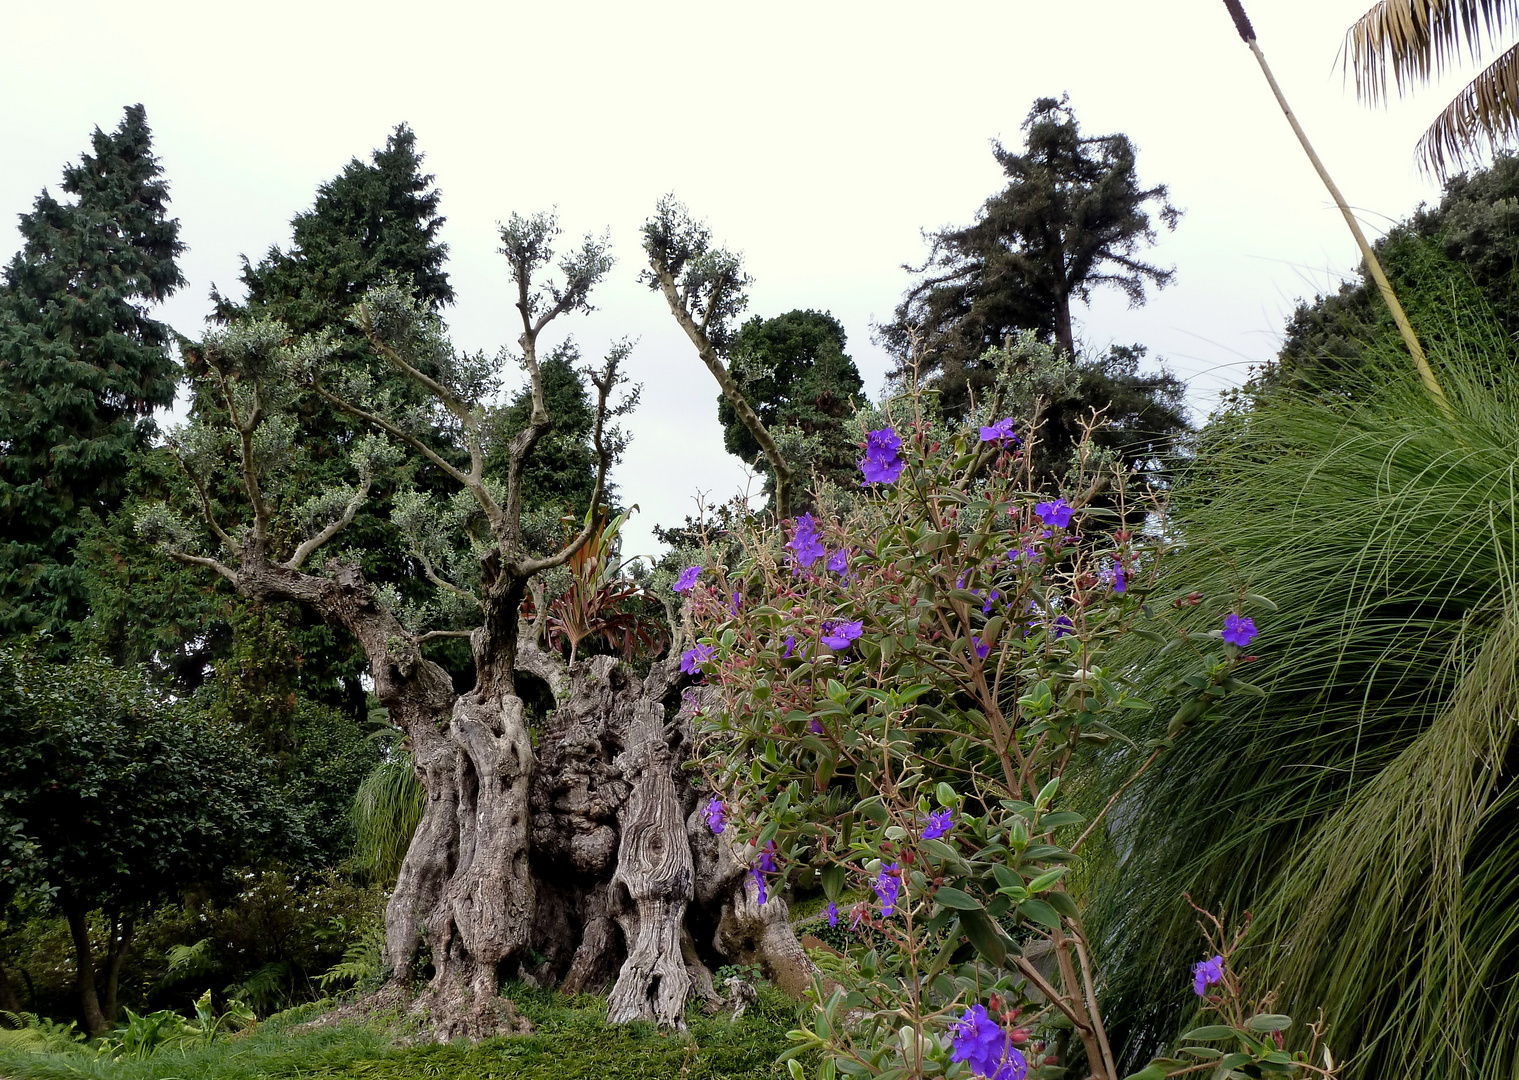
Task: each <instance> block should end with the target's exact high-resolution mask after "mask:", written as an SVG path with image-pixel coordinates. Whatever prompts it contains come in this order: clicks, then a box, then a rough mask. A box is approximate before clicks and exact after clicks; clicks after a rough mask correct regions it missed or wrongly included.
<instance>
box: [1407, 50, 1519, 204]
mask: <svg viewBox="0 0 1519 1080" xmlns="http://www.w3.org/2000/svg"><path fill="white" fill-rule="evenodd" d="M1516 134H1519V45H1515V46H1514V47H1513V48H1511V49H1509V50H1507V51H1506V52H1504V53H1503V55H1502V56H1500V57H1498V59H1496V60H1494V61H1493V62H1492V63H1491V64H1489V65H1488V67H1487V69H1486V70H1484V71H1483V72H1482V73H1481V74H1480V75H1478V76H1477V77H1476V78H1475V79H1473V80H1472V81H1471V82H1470V83H1468V84H1467V85H1466V88H1465V89H1463V90H1462V91H1461V92H1460V93H1459V94H1457V95H1456V96H1455V98H1454V99H1453V100H1452V101H1451V103H1450V104H1449V105H1447V106H1446V107H1445V108H1444V109H1443V110H1441V112H1440V115H1439V116H1437V117H1435V120H1434V123H1432V124H1430V125H1429V128H1428V130H1426V131H1425V132H1424V134H1423V136H1422V137H1421V138H1420V139H1419V146H1418V151H1417V154H1418V158H1419V161H1420V163H1421V164H1422V165H1423V166H1424V167H1425V168H1427V169H1429V170H1430V171H1432V172H1433V173H1434V174H1435V175H1436V176H1438V177H1440V178H1441V179H1444V178H1445V177H1446V176H1447V175H1449V173H1450V171H1451V166H1453V165H1454V166H1457V167H1459V166H1462V165H1466V164H1470V163H1472V162H1474V161H1475V160H1476V159H1477V156H1478V154H1479V153H1480V151H1481V149H1482V148H1483V146H1486V147H1488V148H1496V147H1497V146H1499V145H1500V144H1503V143H1508V142H1512V141H1513V139H1514V137H1515V135H1516Z"/></svg>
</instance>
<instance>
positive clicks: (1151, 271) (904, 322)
mask: <svg viewBox="0 0 1519 1080" xmlns="http://www.w3.org/2000/svg"><path fill="white" fill-rule="evenodd" d="M1023 130H1024V133H1025V134H1024V147H1023V150H1022V152H1021V153H1020V152H1016V151H1013V150H1009V149H1007V148H1005V147H1004V146H1003V145H1002V144H1001V143H995V144H994V145H993V150H992V152H993V154H994V156H995V157H996V159H997V163H998V164H999V165H1001V166H1002V169H1003V172H1004V173H1006V175H1007V177H1008V185H1007V187H1006V188H1004V189H1003V190H1002V191H1000V192H998V193H997V194H995V195H993V196H992V197H991V198H989V199H987V201H986V202H985V203H984V204H983V205H982V207H981V210H980V212H979V213H978V214H977V216H976V220H975V221H974V222H972V223H971V224H970V225H966V226H963V227H960V228H944V229H940V230H937V231H935V232H933V233H931V234H929V236H930V239H931V240H932V242H933V247H932V250H931V251H930V254H929V257H928V260H927V261H926V262H925V263H924V264H923V265H922V266H921V267H915V268H914V267H909V269H911V270H912V271H913V272H914V273H918V274H921V275H923V276H922V278H921V280H920V281H919V282H918V283H917V284H916V285H915V286H914V287H913V288H912V289H911V290H909V292H908V293H907V295H906V296H905V297H904V298H903V300H902V302H901V303H900V304H899V305H898V306H897V309H896V315H895V319H894V321H893V322H892V323H890V324H889V325H888V326H886V327H884V328H883V331H882V338H883V341H884V343H885V344H886V346H887V348H888V349H889V350H890V351H891V353H892V354H893V356H894V357H895V359H896V364H897V366H896V370H895V374H896V376H897V377H899V378H906V377H911V376H914V375H915V376H916V377H919V378H930V379H931V380H932V384H933V385H934V386H936V387H937V388H938V389H939V390H940V393H941V403H942V406H943V408H944V410H945V413H946V415H950V416H960V415H963V414H964V412H965V410H966V408H967V406H968V398H969V394H970V393H971V392H972V391H973V390H980V389H984V388H985V387H987V386H990V385H991V382H992V375H991V372H990V370H989V368H988V366H987V364H986V363H984V362H983V360H982V357H983V355H984V354H985V353H986V351H987V350H988V349H990V348H995V347H997V346H999V345H1001V344H1003V342H1004V340H1005V339H1006V338H1007V337H1008V336H1009V335H1012V334H1015V333H1017V332H1018V331H1020V330H1032V331H1034V332H1035V333H1036V334H1038V335H1039V336H1040V337H1042V338H1045V339H1047V340H1053V341H1055V342H1056V343H1057V344H1059V345H1060V346H1061V347H1062V348H1064V349H1065V350H1066V351H1067V352H1075V351H1076V344H1075V335H1074V332H1073V330H1072V325H1071V301H1072V299H1076V300H1086V299H1087V298H1088V297H1089V296H1090V294H1091V292H1092V290H1094V289H1098V288H1102V287H1104V286H1107V287H1112V288H1116V289H1118V290H1119V291H1121V292H1122V293H1124V295H1125V296H1127V297H1128V299H1129V302H1130V304H1131V305H1135V306H1137V305H1139V304H1142V303H1143V302H1144V299H1145V290H1146V287H1147V286H1150V285H1154V286H1156V287H1161V286H1164V285H1166V284H1168V283H1169V282H1170V280H1171V275H1172V271H1170V270H1166V269H1163V268H1161V267H1159V266H1155V265H1153V264H1151V263H1147V262H1144V261H1142V260H1141V259H1140V258H1139V257H1138V253H1139V252H1140V251H1141V250H1143V249H1144V248H1147V247H1149V246H1150V245H1152V244H1153V243H1154V242H1155V240H1156V235H1155V229H1154V227H1153V224H1152V220H1151V213H1152V211H1153V213H1155V214H1156V215H1157V216H1158V217H1159V218H1160V220H1161V222H1162V223H1163V224H1164V225H1165V226H1166V227H1168V228H1175V226H1176V222H1177V220H1178V218H1179V217H1180V211H1178V210H1177V209H1176V208H1175V207H1174V206H1172V205H1171V203H1170V202H1169V201H1168V195H1167V191H1166V186H1165V185H1164V184H1157V185H1154V186H1152V187H1144V186H1143V185H1141V184H1140V182H1139V177H1138V172H1137V168H1136V157H1137V152H1136V150H1135V148H1134V144H1133V143H1132V142H1130V141H1129V138H1128V136H1126V135H1122V134H1113V135H1096V136H1088V135H1082V134H1081V128H1080V125H1079V124H1078V123H1077V121H1076V116H1075V113H1074V112H1072V110H1071V108H1070V106H1069V105H1067V104H1066V101H1065V99H1064V98H1061V99H1059V100H1057V99H1055V98H1040V99H1039V100H1037V101H1035V102H1034V105H1033V108H1032V109H1030V110H1029V114H1028V117H1027V119H1025V120H1024V122H1023Z"/></svg>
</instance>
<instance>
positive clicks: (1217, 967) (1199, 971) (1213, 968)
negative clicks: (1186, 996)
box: [1192, 956, 1224, 997]
mask: <svg viewBox="0 0 1519 1080" xmlns="http://www.w3.org/2000/svg"><path fill="white" fill-rule="evenodd" d="M1223 981H1224V958H1223V957H1222V956H1215V957H1213V958H1212V959H1210V960H1200V961H1198V962H1197V963H1196V964H1194V965H1193V967H1192V989H1193V990H1195V991H1197V996H1198V997H1206V996H1207V994H1208V987H1210V986H1212V985H1214V984H1215V983H1221V982H1223Z"/></svg>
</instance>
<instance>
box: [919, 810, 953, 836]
mask: <svg viewBox="0 0 1519 1080" xmlns="http://www.w3.org/2000/svg"><path fill="white" fill-rule="evenodd" d="M954 827H955V812H954V811H953V810H951V809H950V808H949V807H945V808H944V809H943V810H935V811H934V812H933V813H931V814H929V815H928V823H927V824H926V825H924V826H923V839H925V840H937V839H939V837H941V836H944V835H945V834H946V833H948V832H949V831H950V830H951V829H953V828H954Z"/></svg>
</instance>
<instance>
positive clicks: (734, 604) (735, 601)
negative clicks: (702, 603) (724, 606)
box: [728, 593, 738, 619]
mask: <svg viewBox="0 0 1519 1080" xmlns="http://www.w3.org/2000/svg"><path fill="white" fill-rule="evenodd" d="M728 607H729V608H730V609H731V610H732V612H733V617H734V618H735V619H736V618H738V593H734V594H733V598H732V599H731V600H730V601H729V603H728Z"/></svg>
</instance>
